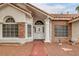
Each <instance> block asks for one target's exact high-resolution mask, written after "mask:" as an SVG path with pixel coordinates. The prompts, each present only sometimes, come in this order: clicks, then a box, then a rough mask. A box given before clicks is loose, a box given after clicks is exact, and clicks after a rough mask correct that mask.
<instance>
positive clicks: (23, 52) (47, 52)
mask: <svg viewBox="0 0 79 59" xmlns="http://www.w3.org/2000/svg"><path fill="white" fill-rule="evenodd" d="M68 49H69V50H68ZM0 56H79V44H77V45H75V46H72V45H70V44H68V43H63V45H62V46H58V44H57V43H43V42H41V41H34V42H29V43H26V44H24V45H20V44H0Z"/></svg>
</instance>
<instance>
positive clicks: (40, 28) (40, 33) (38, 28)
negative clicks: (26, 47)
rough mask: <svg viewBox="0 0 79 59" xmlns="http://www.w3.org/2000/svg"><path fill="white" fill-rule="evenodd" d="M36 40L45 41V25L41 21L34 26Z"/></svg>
mask: <svg viewBox="0 0 79 59" xmlns="http://www.w3.org/2000/svg"><path fill="white" fill-rule="evenodd" d="M33 33H34V39H45V29H44V23H43V22H42V21H40V20H38V21H36V22H35V24H34V32H33Z"/></svg>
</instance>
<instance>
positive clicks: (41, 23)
mask: <svg viewBox="0 0 79 59" xmlns="http://www.w3.org/2000/svg"><path fill="white" fill-rule="evenodd" d="M35 25H44V23H43V22H42V21H37V22H36V23H35Z"/></svg>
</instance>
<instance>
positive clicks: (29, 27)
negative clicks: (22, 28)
mask: <svg viewBox="0 0 79 59" xmlns="http://www.w3.org/2000/svg"><path fill="white" fill-rule="evenodd" d="M31 34H32V33H31V25H30V24H28V25H27V35H28V37H31Z"/></svg>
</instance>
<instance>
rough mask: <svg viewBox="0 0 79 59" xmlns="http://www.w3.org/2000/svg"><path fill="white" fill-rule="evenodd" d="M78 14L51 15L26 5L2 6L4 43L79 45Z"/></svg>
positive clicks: (0, 35) (1, 36)
mask: <svg viewBox="0 0 79 59" xmlns="http://www.w3.org/2000/svg"><path fill="white" fill-rule="evenodd" d="M78 19H79V15H78V14H48V13H46V12H44V11H42V10H40V9H39V8H37V7H35V6H33V5H31V4H29V3H26V4H23V3H1V4H0V43H21V44H24V43H26V42H32V41H34V40H43V41H44V42H57V41H59V40H61V41H62V42H68V41H69V40H71V41H75V42H78V39H79V33H78V30H79V26H78V25H79V21H78Z"/></svg>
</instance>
